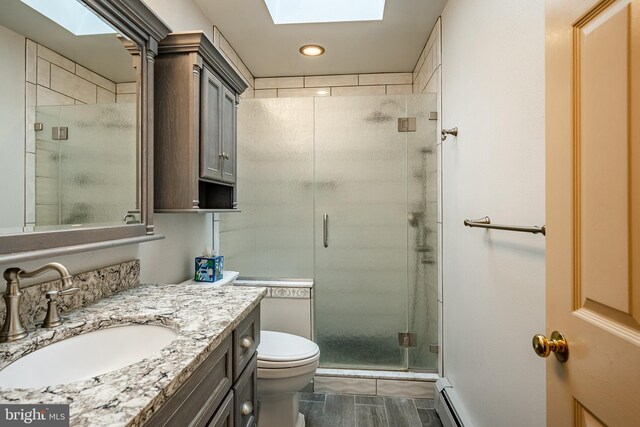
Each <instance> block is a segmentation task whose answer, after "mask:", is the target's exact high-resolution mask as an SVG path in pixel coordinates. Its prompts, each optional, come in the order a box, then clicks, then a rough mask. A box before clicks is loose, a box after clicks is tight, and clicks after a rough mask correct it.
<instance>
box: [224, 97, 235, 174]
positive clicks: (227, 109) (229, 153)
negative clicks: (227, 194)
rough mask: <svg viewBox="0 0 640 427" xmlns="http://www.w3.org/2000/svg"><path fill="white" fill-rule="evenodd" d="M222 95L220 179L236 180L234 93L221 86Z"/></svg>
mask: <svg viewBox="0 0 640 427" xmlns="http://www.w3.org/2000/svg"><path fill="white" fill-rule="evenodd" d="M223 89H224V91H223V97H222V120H221V127H222V156H223V160H222V180H223V181H224V182H228V183H234V182H236V94H235V93H233V92H232V91H230V90H229V89H227V88H226V87H225V88H223Z"/></svg>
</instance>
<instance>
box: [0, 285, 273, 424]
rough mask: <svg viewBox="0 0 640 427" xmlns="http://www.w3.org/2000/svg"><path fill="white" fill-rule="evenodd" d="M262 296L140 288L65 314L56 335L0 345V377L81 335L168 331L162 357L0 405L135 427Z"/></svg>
mask: <svg viewBox="0 0 640 427" xmlns="http://www.w3.org/2000/svg"><path fill="white" fill-rule="evenodd" d="M265 293H266V290H265V288H239V287H233V286H224V287H212V286H200V285H197V284H196V285H141V286H138V287H135V288H133V289H130V290H127V291H124V292H121V293H118V294H115V295H113V296H111V297H109V298H106V299H103V300H100V301H98V302H96V303H95V304H92V305H89V306H86V307H83V308H79V309H77V310H74V311H70V312H68V313H65V314H64V316H63V317H64V318H65V323H64V324H63V325H62V326H60V327H59V328H57V329H52V330H47V329H36V330H34V331H32V332H31V333H30V335H29V337H27V338H26V339H23V340H21V341H18V342H15V343H6V344H0V369H2V368H4V367H5V366H7V365H8V364H10V363H11V362H13V361H15V360H16V359H18V358H20V357H21V356H22V355H25V354H27V353H30V352H32V351H34V350H36V349H38V348H41V347H44V346H46V345H48V344H52V343H54V342H56V341H60V340H63V339H65V338H69V337H72V336H75V335H79V334H81V333H84V332H90V331H94V330H98V329H104V328H108V327H113V326H123V325H130V324H152V325H153V324H155V325H164V326H168V327H170V328H173V329H174V330H176V331H177V332H178V336H177V338H176V339H175V341H173V342H172V343H171V344H170V345H169V346H168V347H166V348H164V349H163V350H162V351H161V352H160V355H158V356H155V357H151V358H148V359H145V360H143V361H142V362H139V363H136V364H133V365H130V366H128V367H125V368H122V369H119V370H116V371H113V372H109V373H107V374H104V375H100V376H98V377H94V378H92V379H90V380H85V381H77V382H73V383H68V384H63V385H56V386H49V387H43V388H38V389H8V388H2V387H0V403H20V404H29V403H49V404H55V403H68V404H69V405H70V415H71V425H72V426H92V427H93V426H96V427H101V426H110V427H111V426H125V425H126V426H138V425H141V424H142V423H143V422H144V421H146V420H147V419H148V418H149V417H150V415H151V414H152V413H153V411H154V410H156V409H157V408H158V407H160V406H161V405H162V403H163V402H164V401H165V400H166V399H167V396H171V395H172V394H173V393H174V392H175V391H176V390H177V389H178V387H180V386H181V385H182V384H183V383H184V382H185V381H186V380H187V378H189V376H190V375H191V374H192V373H193V372H194V371H195V369H196V368H197V367H198V366H199V365H200V364H201V363H202V362H203V361H204V360H205V359H206V358H207V356H209V354H211V353H212V352H213V351H214V350H215V349H216V348H217V347H218V346H219V345H220V343H221V342H222V341H223V340H224V339H225V338H227V337H228V336H229V335H230V334H231V332H232V331H233V329H234V328H235V327H236V326H237V325H238V323H240V321H241V320H242V319H243V318H244V317H245V316H246V315H248V314H249V313H250V312H251V310H253V309H254V308H255V307H256V306H257V305H258V304H259V303H260V300H261V299H262V298H263V297H264V295H265Z"/></svg>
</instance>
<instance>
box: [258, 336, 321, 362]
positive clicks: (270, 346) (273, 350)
mask: <svg viewBox="0 0 640 427" xmlns="http://www.w3.org/2000/svg"><path fill="white" fill-rule="evenodd" d="M319 358H320V348H319V347H318V345H317V344H316V343H314V342H313V341H310V340H308V339H306V338H303V337H299V336H297V335H291V334H285V333H283V332H274V331H261V332H260V345H259V346H258V368H259V369H260V368H266V369H287V368H294V367H301V366H305V365H313V364H315V363H316V362H317V361H318V359H319ZM316 366H317V365H316ZM309 368H312V367H311V366H310V367H309ZM313 369H315V368H313Z"/></svg>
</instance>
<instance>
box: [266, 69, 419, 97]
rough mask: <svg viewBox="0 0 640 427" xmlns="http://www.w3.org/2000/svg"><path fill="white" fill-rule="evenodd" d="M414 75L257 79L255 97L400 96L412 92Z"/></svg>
mask: <svg viewBox="0 0 640 427" xmlns="http://www.w3.org/2000/svg"><path fill="white" fill-rule="evenodd" d="M411 78H412V75H411V73H381V74H341V75H333V76H297V77H268V78H257V79H255V97H256V98H292V97H300V96H359V95H385V94H386V95H401V94H408V93H412V89H413V88H412V85H411Z"/></svg>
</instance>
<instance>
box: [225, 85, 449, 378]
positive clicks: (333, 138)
mask: <svg viewBox="0 0 640 427" xmlns="http://www.w3.org/2000/svg"><path fill="white" fill-rule="evenodd" d="M435 111H436V96H435V95H434V94H423V95H388V96H363V97H316V98H289V99H286V98H285V99H283V98H280V99H266V100H262V99H257V100H243V101H242V102H241V104H240V107H239V112H238V113H239V116H238V117H239V118H238V161H239V166H238V173H239V182H240V183H241V184H240V186H239V188H238V204H239V206H240V207H241V209H242V213H239V214H227V215H225V216H224V217H223V218H222V221H221V234H220V239H221V247H222V248H223V250H224V253H225V257H226V259H225V263H226V265H227V266H228V267H229V268H232V269H238V271H241V272H242V275H243V276H244V277H272V278H313V279H314V300H315V308H314V323H315V325H314V331H315V341H316V342H317V343H318V345H319V346H320V350H321V366H322V367H331V368H350V369H380V370H407V369H415V370H425V371H432V370H436V368H437V354H436V353H433V352H431V351H430V349H431V348H432V346H433V345H435V344H437V337H438V328H437V319H438V315H437V309H438V305H437V281H438V280H437V279H438V277H437V274H438V272H437V259H436V254H437V251H436V248H437V240H436V239H437V233H436V230H437V217H436V213H437V200H436V185H437V172H436V138H437V123H436V121H435V120H429V117H430V114H429V113H430V112H435ZM406 118H410V120H413V118H415V131H409V132H405V131H400V128H399V119H400V121H403V120H404V119H406ZM402 123H404V122H402ZM404 333H409V334H410V335H408V336H403V335H400V334H404ZM403 343H408V344H409V345H410V346H408V347H406V346H404V345H402V344H403Z"/></svg>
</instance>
